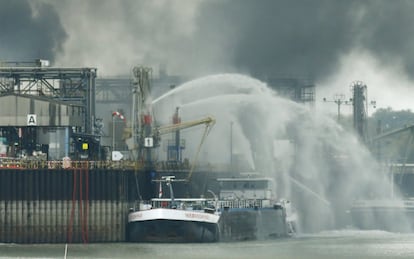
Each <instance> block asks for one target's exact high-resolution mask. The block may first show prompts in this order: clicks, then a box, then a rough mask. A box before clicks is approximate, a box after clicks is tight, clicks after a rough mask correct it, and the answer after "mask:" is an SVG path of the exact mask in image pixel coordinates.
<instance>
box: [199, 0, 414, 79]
mask: <svg viewBox="0 0 414 259" xmlns="http://www.w3.org/2000/svg"><path fill="white" fill-rule="evenodd" d="M413 13H414V1H409V0H405V1H402V0H394V1H388V0H312V1H309V0H261V1H251V0H227V1H222V0H220V1H218V0H217V1H206V2H204V4H203V5H202V6H201V9H200V16H199V17H198V21H197V22H198V24H199V31H198V34H199V35H198V37H202V36H203V35H208V38H209V39H210V44H219V45H221V46H224V47H225V48H227V51H228V54H229V60H230V62H231V63H232V64H233V65H234V66H236V67H237V68H238V69H240V70H245V71H247V72H250V73H251V74H253V75H263V74H268V75H269V74H270V75H272V74H273V75H281V74H288V75H303V76H311V77H315V78H321V77H325V76H327V75H329V74H331V73H333V72H335V71H336V69H337V65H338V61H339V58H340V57H341V56H342V55H346V54H348V53H349V52H350V51H351V50H353V49H358V48H360V49H364V50H368V51H370V52H372V54H373V55H374V56H376V57H377V58H379V59H380V61H383V62H389V61H390V59H392V60H397V61H398V60H402V61H403V65H404V68H405V69H406V70H407V71H413V68H414V55H413V51H412V46H413V43H414V42H413V40H414V34H413V30H414V26H413V25H414V15H413Z"/></svg>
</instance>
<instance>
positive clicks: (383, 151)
mask: <svg viewBox="0 0 414 259" xmlns="http://www.w3.org/2000/svg"><path fill="white" fill-rule="evenodd" d="M411 125H414V113H413V112H411V110H401V111H394V110H392V108H390V107H388V108H386V109H384V108H381V109H378V110H377V111H376V112H375V113H374V114H373V115H372V116H371V117H370V118H368V135H369V136H370V137H375V136H378V135H380V134H385V133H387V132H391V131H393V130H398V129H403V128H408V126H411ZM413 133H414V132H411V130H406V131H402V132H401V133H398V134H395V135H393V136H389V137H386V138H383V139H381V140H380V141H377V142H375V143H374V144H373V145H372V146H371V150H372V152H373V153H374V154H375V155H377V157H378V158H379V159H380V160H382V161H392V162H401V163H404V162H405V163H412V162H414V145H413V140H414V135H413Z"/></svg>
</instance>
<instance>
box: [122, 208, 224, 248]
mask: <svg viewBox="0 0 414 259" xmlns="http://www.w3.org/2000/svg"><path fill="white" fill-rule="evenodd" d="M218 220H219V216H218V215H215V214H210V213H203V212H193V211H185V210H172V209H153V210H148V211H139V212H134V213H131V214H130V216H129V222H128V229H127V230H128V241H130V242H153V243H204V242H217V241H219V225H218Z"/></svg>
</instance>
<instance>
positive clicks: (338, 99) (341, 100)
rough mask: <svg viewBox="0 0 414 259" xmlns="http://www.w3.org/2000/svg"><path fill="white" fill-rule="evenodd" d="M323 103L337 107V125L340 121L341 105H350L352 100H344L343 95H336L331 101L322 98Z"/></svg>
mask: <svg viewBox="0 0 414 259" xmlns="http://www.w3.org/2000/svg"><path fill="white" fill-rule="evenodd" d="M323 101H324V102H333V103H335V104H336V105H337V106H338V123H339V122H340V120H341V105H342V104H347V105H348V104H350V103H352V100H349V101H348V100H345V95H343V94H336V95H335V96H334V99H333V100H327V99H326V98H325V97H324V98H323Z"/></svg>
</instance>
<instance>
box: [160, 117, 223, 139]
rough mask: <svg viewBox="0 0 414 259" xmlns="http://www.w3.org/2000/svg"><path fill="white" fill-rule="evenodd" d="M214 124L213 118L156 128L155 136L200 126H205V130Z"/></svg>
mask: <svg viewBox="0 0 414 259" xmlns="http://www.w3.org/2000/svg"><path fill="white" fill-rule="evenodd" d="M215 123H216V120H215V119H214V118H212V117H206V118H204V119H199V120H193V121H187V122H181V123H177V124H171V125H166V126H161V127H156V128H155V131H156V134H159V135H163V134H167V133H171V132H174V131H176V130H183V129H187V128H191V127H194V126H197V125H201V124H205V125H206V127H207V128H211V127H213V126H214V124H215Z"/></svg>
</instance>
